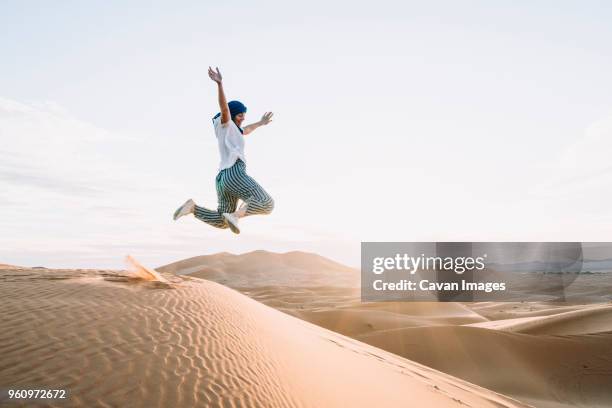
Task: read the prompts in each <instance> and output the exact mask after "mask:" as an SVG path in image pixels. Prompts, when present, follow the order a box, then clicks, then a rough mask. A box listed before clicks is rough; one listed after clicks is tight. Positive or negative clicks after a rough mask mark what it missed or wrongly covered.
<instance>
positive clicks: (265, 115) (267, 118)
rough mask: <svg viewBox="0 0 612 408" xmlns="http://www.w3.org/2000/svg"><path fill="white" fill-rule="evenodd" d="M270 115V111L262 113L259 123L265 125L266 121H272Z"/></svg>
mask: <svg viewBox="0 0 612 408" xmlns="http://www.w3.org/2000/svg"><path fill="white" fill-rule="evenodd" d="M272 115H274V114H273V113H272V112H266V113H264V115H263V116H262V117H261V121H260V123H261V124H262V125H267V124H268V123H270V122H272Z"/></svg>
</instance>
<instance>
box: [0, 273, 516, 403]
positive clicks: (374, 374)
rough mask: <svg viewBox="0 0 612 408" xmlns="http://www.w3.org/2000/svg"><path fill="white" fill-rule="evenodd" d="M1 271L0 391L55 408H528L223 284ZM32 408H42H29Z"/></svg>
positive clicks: (120, 275) (169, 278)
mask: <svg viewBox="0 0 612 408" xmlns="http://www.w3.org/2000/svg"><path fill="white" fill-rule="evenodd" d="M163 278H164V280H165V281H166V283H164V284H163V285H160V282H158V281H148V280H143V279H136V278H134V275H131V274H129V273H126V272H122V271H92V270H78V271H76V270H75V271H71V270H35V269H23V270H20V271H16V270H10V271H8V270H6V271H0V282H1V284H0V298H1V299H2V310H3V319H2V322H1V323H0V325H1V326H0V354H1V355H2V360H1V363H0V364H1V370H0V384H2V385H3V386H4V387H32V386H34V387H38V388H65V389H67V390H68V397H69V401H57V402H54V403H50V404H44V406H57V407H64V406H80V407H93V406H117V407H123V406H130V407H193V406H206V407H247V406H248V407H343V408H344V407H403V406H407V404H409V405H410V406H419V407H453V408H456V407H458V406H471V407H496V408H499V407H522V406H525V405H523V404H521V403H519V402H517V401H515V400H513V399H511V398H508V397H505V396H502V395H500V394H497V393H494V392H492V391H489V390H487V389H484V388H481V387H479V386H475V385H472V384H470V383H468V382H466V381H463V380H460V379H457V378H454V377H452V376H449V375H447V374H443V373H441V372H438V371H436V370H433V369H431V368H428V367H425V366H422V365H420V364H417V363H414V362H411V361H409V360H407V359H404V358H402V357H399V356H396V355H393V354H391V353H388V352H385V351H383V350H380V349H377V348H375V347H372V346H369V345H366V344H364V343H361V342H359V341H356V340H352V339H350V338H347V337H345V336H342V335H340V334H337V333H334V332H331V331H328V330H325V329H323V328H321V327H318V326H315V325H312V324H310V323H307V322H304V321H302V320H299V319H296V318H294V317H292V316H289V315H287V314H285V313H281V312H279V311H276V310H274V309H272V308H270V307H268V306H265V305H263V304H261V303H259V302H256V301H254V300H252V299H249V298H248V297H246V296H244V295H242V294H240V293H238V292H236V291H234V290H232V289H229V288H227V287H225V286H222V285H219V284H217V283H214V282H210V281H205V280H200V279H194V278H191V277H188V276H172V275H170V274H164V276H163ZM28 406H36V405H35V404H28Z"/></svg>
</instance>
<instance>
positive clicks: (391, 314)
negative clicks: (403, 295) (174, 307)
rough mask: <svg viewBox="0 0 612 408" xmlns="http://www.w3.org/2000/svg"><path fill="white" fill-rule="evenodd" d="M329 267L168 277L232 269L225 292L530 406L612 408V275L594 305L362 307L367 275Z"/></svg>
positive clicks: (309, 258) (257, 263) (179, 269)
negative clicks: (363, 278) (363, 277)
mask: <svg viewBox="0 0 612 408" xmlns="http://www.w3.org/2000/svg"><path fill="white" fill-rule="evenodd" d="M327 261H328V260H324V258H321V257H319V256H318V255H314V254H306V253H302V252H290V253H286V254H271V253H266V252H264V251H256V252H255V253H249V254H243V255H232V254H227V253H224V254H217V255H214V256H202V257H197V258H190V259H187V260H184V261H180V262H176V263H173V264H171V265H170V266H167V267H161V268H159V269H160V270H167V271H172V272H174V273H178V274H181V273H187V274H189V276H198V277H202V278H205V279H212V280H216V279H217V278H218V277H219V276H221V275H220V274H219V273H218V272H215V271H229V270H230V268H227V266H228V265H231V273H225V274H223V275H222V279H223V280H222V282H223V283H224V284H225V285H228V286H231V287H233V288H235V289H237V290H239V291H240V292H242V293H243V294H246V295H248V296H250V297H252V298H253V299H256V300H258V301H260V302H262V303H264V304H266V305H268V306H271V307H274V308H276V309H278V310H281V311H283V312H285V313H287V314H289V315H292V316H295V317H298V318H300V319H303V320H306V321H308V322H311V323H314V324H316V325H319V326H321V327H324V328H327V329H329V330H333V331H335V332H338V333H341V334H344V335H346V336H350V337H352V338H354V339H356V340H359V341H361V342H364V343H368V344H370V345H373V346H375V347H378V348H380V349H383V350H386V351H389V352H391V353H394V354H396V355H398V356H403V357H406V358H407V359H409V360H412V361H415V362H419V363H421V364H424V365H427V366H429V367H432V368H435V369H437V370H440V371H442V372H445V373H448V374H451V375H453V376H456V377H459V378H462V379H464V380H467V381H469V382H472V383H474V384H478V385H480V386H483V387H486V388H488V389H491V390H494V391H496V392H499V393H502V394H505V395H509V396H512V397H513V398H516V399H518V400H520V401H522V402H524V403H528V404H532V405H533V406H536V407H551V408H552V407H610V406H612V391H611V390H612V304H611V303H610V296H612V293H611V292H610V287H612V274H602V275H599V276H595V275H589V276H585V277H583V278H582V277H581V279H580V281H579V285H578V286H577V287H578V290H579V291H580V292H581V293H584V294H585V295H586V296H584V297H585V298H588V299H589V303H588V304H571V303H551V302H479V303H433V302H430V303H425V302H419V303H416V302H401V303H400V302H384V303H361V302H360V291H359V287H358V285H359V283H358V282H359V271H357V270H355V269H351V268H346V267H342V266H338V264H336V263H333V262H331V261H329V262H327ZM330 262H331V263H330ZM283 264H290V265H291V275H286V276H285V277H282V276H281V277H279V276H278V275H279V274H280V275H283V267H282V266H279V265H283ZM266 271H269V273H266ZM296 275H298V276H296ZM255 276H256V277H255ZM289 276H290V277H292V278H294V279H293V280H291V279H289V278H288V277H289ZM300 276H308V278H303V277H300ZM338 276H341V278H342V279H339V278H338ZM308 282H316V284H310V285H309V284H308ZM355 282H357V283H356V284H355ZM593 302H599V303H593ZM476 406H478V405H476Z"/></svg>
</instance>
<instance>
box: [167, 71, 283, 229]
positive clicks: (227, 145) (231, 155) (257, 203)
mask: <svg viewBox="0 0 612 408" xmlns="http://www.w3.org/2000/svg"><path fill="white" fill-rule="evenodd" d="M208 76H209V77H210V79H212V80H213V81H215V82H216V83H217V89H218V94H219V108H220V110H221V112H219V113H217V114H216V115H215V116H214V117H213V119H212V122H213V126H214V128H215V135H216V136H217V143H218V145H219V153H220V155H221V163H220V165H219V173H218V174H217V178H216V179H215V184H216V187H217V200H218V203H219V205H218V208H217V210H216V211H213V210H209V209H207V208H204V207H200V206H198V205H196V203H195V202H194V201H193V200H192V199H189V200H187V201H186V202H185V204H183V205H181V206H180V207H179V208H178V209H177V210H176V211H175V212H174V219H175V220H177V219H179V218H180V217H182V216H184V215H188V214H193V215H194V216H195V217H196V218H197V219H199V220H202V221H204V222H205V223H207V224H209V225H212V226H213V227H217V228H229V229H230V230H231V231H232V232H233V233H235V234H240V229H239V228H238V220H239V219H240V218H242V217H246V216H248V215H255V214H270V213H271V212H272V210H273V209H274V200H272V197H270V195H269V194H268V193H267V192H266V191H265V190H264V189H263V188H262V187H261V186H260V185H259V184H258V183H257V182H256V181H255V180H253V179H252V178H251V177H250V176H248V175H247V173H246V158H245V156H244V136H246V135H248V134H249V133H251V132H253V131H254V130H255V129H257V128H258V127H260V126H264V125H267V124H268V123H270V122H271V121H272V112H266V113H265V114H264V115H263V116H262V118H261V120H260V121H259V122H255V123H252V124H250V125H247V126H245V127H244V128H242V127H241V125H242V122H244V118H245V114H246V111H247V108H246V106H244V105H243V104H242V102H239V101H230V102H229V103H228V102H227V100H226V99H225V93H224V92H223V84H222V80H223V78H222V77H221V72H219V68H217V69H216V71H215V70H213V69H212V68H211V67H208ZM238 200H241V201H242V205H241V206H240V208H237V206H238Z"/></svg>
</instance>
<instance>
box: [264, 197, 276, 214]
mask: <svg viewBox="0 0 612 408" xmlns="http://www.w3.org/2000/svg"><path fill="white" fill-rule="evenodd" d="M262 210H263V211H264V214H270V213H271V212H272V210H274V199H273V198H272V197H268V198H267V199H266V200H264V202H263V203H262Z"/></svg>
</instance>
